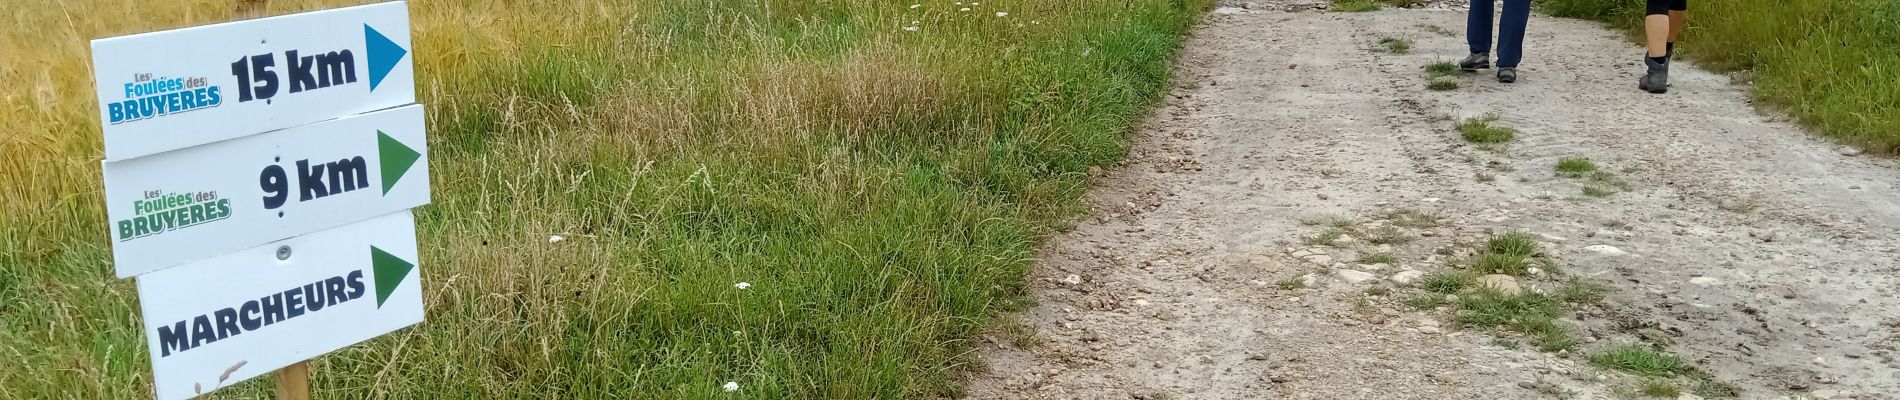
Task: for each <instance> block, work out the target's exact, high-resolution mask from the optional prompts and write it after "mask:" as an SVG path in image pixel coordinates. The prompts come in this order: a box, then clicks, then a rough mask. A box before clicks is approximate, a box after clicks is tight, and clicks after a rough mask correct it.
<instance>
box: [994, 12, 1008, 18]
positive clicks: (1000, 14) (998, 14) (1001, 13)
mask: <svg viewBox="0 0 1900 400" xmlns="http://www.w3.org/2000/svg"><path fill="white" fill-rule="evenodd" d="M996 16H998V17H1007V16H1009V13H1006V12H999V13H996Z"/></svg>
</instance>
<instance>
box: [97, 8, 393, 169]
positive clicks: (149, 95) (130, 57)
mask: <svg viewBox="0 0 1900 400" xmlns="http://www.w3.org/2000/svg"><path fill="white" fill-rule="evenodd" d="M408 49H410V46H409V11H408V4H407V3H404V2H390V3H381V4H373V5H366V6H360V7H350V8H340V9H335V10H328V11H320V12H312V13H304V14H295V15H286V16H282V17H274V18H264V19H256V20H249V21H240V22H231V23H224V24H217V25H206V26H200V27H193V28H185V29H178V30H171V31H164V32H153V33H146V34H139V35H132V36H122V37H115V38H108V39H99V40H94V41H93V42H92V63H93V73H94V79H95V81H96V83H97V85H98V86H97V87H98V89H99V121H100V122H99V125H100V126H101V127H102V128H103V129H104V131H105V145H106V159H107V160H123V159H129V158H133V157H139V156H144V155H149V154H155V153H160V152H165V151H170V150H175V149H181V148H186V147H191V146H196V145H201V144H205V143H211V142H215V141H219V140H225V139H231V138H236V137H241V136H246V135H253V134H257V133H261V132H266V131H270V130H275V129H282V128H289V127H292V126H297V125H302V124H307V123H311V122H317V121H322V120H326V119H330V118H336V117H339V116H344V115H349V114H357V113H363V112H368V111H374V110H380V109H385V108H390V107H395V106H400V105H404V104H409V103H413V102H415V99H416V90H415V72H414V67H413V65H414V62H413V61H412V58H413V57H408V56H407V55H408V53H409V50H408Z"/></svg>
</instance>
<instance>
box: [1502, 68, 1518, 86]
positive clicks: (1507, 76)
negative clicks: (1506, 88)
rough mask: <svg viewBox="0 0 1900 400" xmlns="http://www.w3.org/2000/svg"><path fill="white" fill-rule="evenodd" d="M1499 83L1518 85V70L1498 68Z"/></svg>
mask: <svg viewBox="0 0 1900 400" xmlns="http://www.w3.org/2000/svg"><path fill="white" fill-rule="evenodd" d="M1498 82H1503V83H1517V68H1502V67H1500V68H1498Z"/></svg>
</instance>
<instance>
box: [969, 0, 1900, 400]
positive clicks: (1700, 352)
mask: <svg viewBox="0 0 1900 400" xmlns="http://www.w3.org/2000/svg"><path fill="white" fill-rule="evenodd" d="M1256 8H1259V7H1256ZM1294 8H1301V7H1294ZM1428 25H1429V26H1436V27H1439V28H1443V29H1449V30H1459V29H1462V26H1463V14H1462V13H1461V12H1457V11H1430V10H1390V11H1381V12H1373V13H1324V12H1293V13H1286V12H1280V11H1254V12H1250V13H1241V14H1226V15H1214V16H1211V17H1210V21H1209V22H1208V23H1207V24H1206V25H1205V26H1204V27H1203V28H1202V29H1201V30H1200V32H1199V33H1198V35H1197V37H1195V38H1193V39H1192V40H1191V41H1190V43H1189V46H1188V50H1187V52H1186V54H1185V58H1184V60H1183V62H1182V70H1181V72H1180V73H1179V74H1178V76H1179V78H1178V83H1179V86H1178V88H1177V89H1176V90H1175V93H1174V96H1173V98H1171V99H1170V101H1168V103H1167V104H1166V105H1165V106H1163V107H1162V108H1161V109H1160V110H1159V111H1158V112H1157V113H1156V115H1155V117H1154V118H1153V119H1152V120H1151V122H1150V123H1149V128H1148V130H1147V131H1146V132H1145V133H1144V134H1143V135H1141V137H1139V138H1137V140H1136V144H1135V150H1134V151H1133V152H1132V154H1131V155H1130V158H1129V159H1128V161H1127V162H1126V164H1125V165H1124V166H1122V167H1120V168H1116V169H1114V170H1112V171H1109V172H1107V173H1105V174H1103V175H1102V176H1101V177H1100V178H1099V179H1098V182H1099V183H1098V186H1097V188H1096V189H1095V190H1094V192H1093V194H1092V201H1094V202H1095V204H1096V205H1097V207H1096V209H1097V211H1096V213H1095V216H1094V218H1092V219H1090V220H1088V221H1085V222H1083V223H1082V224H1080V225H1079V226H1078V227H1077V228H1076V229H1075V230H1074V231H1072V232H1069V233H1067V234H1064V235H1061V236H1059V237H1057V238H1056V239H1054V240H1052V241H1051V242H1050V243H1049V244H1048V245H1047V247H1046V248H1045V249H1044V251H1043V253H1042V255H1041V258H1040V260H1041V262H1040V264H1039V265H1038V266H1037V268H1036V271H1035V272H1034V275H1033V279H1034V280H1035V285H1036V287H1037V292H1036V294H1035V296H1036V299H1037V300H1038V302H1039V303H1038V304H1039V305H1038V306H1037V307H1035V308H1033V309H1031V310H1030V311H1029V312H1027V313H1026V314H1025V315H1022V316H1021V318H1022V319H1023V323H1024V324H1026V325H1029V326H1031V327H1033V328H1034V330H1035V331H1036V335H1035V336H1034V338H1033V339H1030V338H1026V337H1024V338H1017V339H1018V340H1012V339H1010V338H1007V337H1004V336H1007V335H1002V334H999V335H996V337H993V338H991V339H990V340H988V341H987V342H986V343H984V345H983V346H982V348H983V350H982V351H981V357H982V358H983V359H984V361H985V362H986V363H987V364H988V366H989V367H990V371H989V372H987V373H985V374H982V375H981V376H978V377H975V378H974V379H973V381H972V382H971V387H970V391H969V395H970V397H971V398H981V399H990V398H1061V399H1128V398H1136V399H1142V398H1151V399H1161V398H1171V399H1243V398H1248V399H1251V398H1292V399H1347V398H1351V399H1534V398H1620V397H1621V396H1628V395H1629V394H1628V393H1629V392H1630V391H1631V390H1632V389H1631V388H1632V387H1633V386H1634V385H1636V383H1637V382H1639V381H1640V379H1638V378H1635V377H1631V376H1627V375H1625V374H1622V373H1617V372H1610V371H1605V370H1602V369H1599V368H1596V367H1593V366H1591V365H1589V363H1588V362H1587V361H1586V360H1585V358H1586V357H1585V355H1587V354H1592V353H1593V352H1595V351H1598V350H1600V349H1602V348H1604V347H1608V346H1610V345H1612V344H1614V343H1625V342H1633V341H1637V340H1642V341H1645V342H1648V343H1654V344H1657V345H1660V346H1662V348H1664V349H1666V350H1668V351H1669V352H1672V353H1675V354H1677V355H1680V356H1682V357H1683V358H1685V359H1687V360H1690V361H1691V362H1693V363H1695V364H1696V366H1697V367H1698V368H1700V369H1702V370H1705V371H1708V372H1710V373H1712V374H1713V375H1714V376H1715V377H1716V378H1718V379H1720V380H1721V381H1723V382H1727V383H1729V384H1732V385H1735V386H1736V387H1738V388H1739V389H1741V397H1742V398H1781V397H1784V396H1794V397H1806V398H1836V399H1846V398H1852V399H1896V398H1900V397H1896V395H1895V394H1894V393H1900V360H1896V357H1900V354H1896V352H1900V349H1896V346H1900V313H1897V312H1896V311H1895V310H1900V307H1897V306H1900V296H1897V295H1896V293H1895V287H1896V271H1897V270H1900V262H1896V259H1900V239H1896V238H1900V191H1896V187H1895V185H1896V183H1900V163H1896V162H1894V161H1893V160H1883V159H1874V158H1869V157H1862V156H1849V155H1844V154H1842V153H1843V151H1841V150H1840V148H1839V147H1838V146H1835V145H1832V144H1829V143H1827V142H1825V141H1823V140H1820V139H1816V138H1814V137H1812V136H1810V135H1808V134H1805V133H1803V132H1802V131H1800V130H1799V129H1798V128H1797V127H1795V126H1793V125H1792V124H1790V123H1787V122H1779V121H1775V120H1773V119H1772V118H1770V117H1763V116H1761V115H1760V114H1757V113H1756V112H1755V111H1753V110H1752V108H1751V106H1750V105H1749V103H1748V101H1747V96H1746V94H1745V92H1744V90H1745V88H1743V87H1740V86H1733V85H1731V84H1730V82H1729V78H1727V77H1725V76H1721V75H1716V74H1712V73H1708V72H1703V71H1700V70H1695V69H1692V68H1688V67H1686V66H1683V67H1678V68H1677V71H1676V73H1675V74H1674V76H1673V78H1674V88H1673V90H1672V91H1671V92H1670V93H1669V94H1668V95H1663V96H1656V95H1648V94H1645V93H1641V92H1638V91H1637V90H1636V89H1635V88H1634V86H1635V75H1634V74H1635V73H1637V71H1638V69H1639V68H1640V66H1639V64H1638V63H1636V62H1635V61H1636V58H1635V57H1634V56H1633V55H1634V54H1637V53H1638V52H1639V50H1637V49H1636V48H1635V47H1634V46H1632V45H1629V44H1627V43H1626V42H1624V41H1623V40H1621V39H1620V38H1619V37H1618V36H1617V35H1616V34H1614V33H1612V32H1610V31H1608V30H1605V29H1603V28H1601V27H1599V26H1597V25H1595V24H1591V23H1587V22H1578V21H1570V20H1557V19H1549V18H1542V17H1539V18H1537V19H1534V20H1533V21H1532V22H1531V35H1530V38H1529V39H1528V40H1527V41H1528V43H1530V46H1531V47H1530V48H1529V49H1528V51H1527V53H1528V56H1527V62H1526V64H1525V65H1524V66H1523V68H1522V78H1521V80H1520V82H1519V83H1517V84H1514V85H1503V84H1498V83H1496V82H1495V81H1494V80H1492V79H1490V75H1489V74H1480V75H1465V76H1463V77H1460V78H1458V80H1459V81H1460V83H1461V84H1462V86H1463V87H1462V88H1460V89H1457V90H1453V91H1445V92H1434V91H1427V90H1425V89H1424V87H1423V86H1424V83H1425V81H1426V74H1425V72H1424V71H1423V70H1422V66H1424V65H1426V64H1428V63H1431V62H1433V61H1440V60H1455V57H1459V56H1462V55H1463V53H1464V51H1463V47H1464V46H1463V44H1462V41H1463V40H1462V38H1461V37H1459V36H1456V35H1455V34H1451V33H1449V32H1448V31H1446V32H1443V33H1434V30H1432V29H1428V28H1426V27H1425V26H1428ZM1382 37H1398V38H1406V39H1410V40H1412V41H1413V42H1414V43H1415V45H1414V46H1413V47H1414V48H1413V49H1412V51H1411V53H1410V54H1390V53H1385V52H1376V51H1373V50H1372V49H1373V48H1374V47H1375V43H1376V42H1377V41H1378V40H1379V39H1380V38H1382ZM1485 114H1494V115H1496V116H1498V117H1501V120H1500V121H1499V122H1497V123H1496V124H1497V125H1502V126H1507V127H1511V128H1515V129H1517V130H1518V135H1517V139H1516V140H1515V141H1513V142H1511V143H1510V144H1508V145H1506V146H1503V147H1500V148H1497V149H1494V150H1486V149H1480V148H1477V147H1474V146H1471V145H1469V144H1467V143H1465V142H1464V141H1463V140H1462V139H1461V138H1460V137H1459V134H1458V133H1457V132H1456V131H1455V130H1453V129H1452V128H1453V125H1454V124H1455V122H1453V121H1451V120H1448V119H1447V118H1446V117H1451V118H1459V119H1462V118H1465V117H1472V116H1479V115H1485ZM1566 156H1587V157H1590V158H1591V159H1593V160H1595V162H1596V163H1597V164H1598V165H1599V166H1600V167H1602V168H1603V169H1606V170H1609V171H1613V173H1614V174H1615V175H1616V176H1617V177H1619V178H1621V179H1622V180H1624V181H1626V182H1627V183H1628V184H1629V186H1628V188H1627V189H1626V190H1623V191H1621V192H1620V193H1616V194H1614V195H1610V196H1608V197H1591V196H1584V195H1583V194H1582V187H1583V186H1584V183H1583V182H1584V181H1583V180H1579V179H1571V178H1563V177H1559V176H1557V175H1556V174H1555V172H1554V171H1553V165H1554V164H1555V163H1556V162H1557V160H1558V159H1559V158H1562V157H1566ZM1408 213H1410V214H1408ZM1408 215H1430V216H1434V217H1432V218H1425V219H1424V222H1423V223H1421V222H1420V221H1419V219H1418V218H1411V217H1407V216H1408ZM1330 219H1340V220H1349V221H1351V222H1352V223H1353V224H1355V229H1356V230H1359V231H1361V232H1366V231H1372V232H1385V233H1389V234H1392V235H1394V236H1401V237H1404V238H1407V239H1411V240H1409V241H1405V240H1391V238H1387V237H1379V238H1375V237H1367V238H1348V239H1346V240H1342V241H1340V242H1339V243H1337V244H1335V245H1332V246H1310V245H1307V244H1304V243H1302V239H1303V238H1309V237H1313V236H1314V235H1316V234H1318V233H1320V232H1321V231H1323V230H1325V229H1327V227H1326V226H1313V225H1312V224H1311V222H1313V221H1323V220H1330ZM1303 221H1304V222H1307V223H1303ZM1507 231H1519V232H1526V233H1531V234H1533V235H1536V236H1537V237H1540V238H1541V241H1542V242H1543V243H1542V247H1543V248H1544V249H1545V252H1546V255H1547V256H1549V258H1551V259H1554V260H1556V261H1558V262H1559V264H1560V265H1561V267H1562V268H1561V270H1562V273H1563V275H1562V276H1561V277H1546V278H1547V279H1537V278H1528V279H1527V280H1526V281H1525V282H1524V284H1525V285H1526V286H1530V287H1531V290H1548V289H1549V287H1551V286H1553V285H1554V284H1555V282H1559V281H1560V280H1561V279H1571V278H1584V279H1590V280H1595V281H1599V282H1604V283H1607V284H1609V285H1610V286H1611V287H1612V288H1613V289H1614V293H1613V294H1612V295H1610V296H1609V298H1608V300H1606V301H1605V302H1604V303H1603V304H1601V305H1600V306H1595V307H1588V308H1586V309H1584V310H1582V311H1580V312H1579V313H1578V314H1576V315H1575V316H1573V318H1566V319H1565V320H1564V323H1566V324H1568V325H1570V326H1573V327H1574V328H1575V329H1576V331H1577V336H1578V337H1579V339H1580V340H1581V341H1582V342H1584V343H1583V344H1582V345H1581V346H1580V347H1579V348H1578V349H1577V350H1576V351H1575V352H1564V353H1542V352H1538V351H1536V350H1534V349H1530V348H1519V349H1512V348H1506V346H1504V345H1503V343H1501V342H1499V341H1497V340H1496V339H1497V338H1498V337H1499V336H1496V335H1494V334H1493V332H1490V331H1485V330H1478V329H1464V328H1460V327H1458V326H1457V325H1455V324H1452V323H1451V322H1448V321H1447V320H1446V318H1447V316H1448V314H1449V313H1448V312H1445V311H1444V310H1436V311H1434V310H1426V311H1416V310H1414V309H1413V308H1411V307H1407V306H1406V305H1404V304H1402V302H1401V301H1399V297H1400V296H1401V295H1402V294H1406V293H1413V292H1416V291H1417V289H1413V288H1409V287H1406V286H1405V285H1398V284H1395V283H1393V282H1392V278H1393V277H1394V276H1395V275H1399V279H1400V280H1405V278H1407V277H1410V276H1413V275H1415V274H1418V272H1405V271H1413V270H1416V271H1420V272H1434V271H1439V270H1443V269H1446V268H1448V267H1447V266H1446V264H1447V263H1451V262H1458V261H1460V260H1461V259H1460V257H1459V256H1460V254H1461V253H1460V252H1462V251H1467V250H1465V249H1469V248H1471V247H1472V243H1475V242H1478V241H1481V240H1483V239H1484V238H1485V237H1488V236H1489V235H1490V234H1491V233H1495V232H1507ZM1374 242H1388V243H1385V244H1374ZM1606 246H1607V247H1606ZM1376 252H1390V253H1392V254H1394V255H1396V256H1397V259H1398V261H1397V262H1396V263H1389V264H1379V265H1364V264H1361V263H1357V262H1355V260H1358V259H1359V258H1360V257H1361V256H1363V255H1366V254H1372V253H1376ZM1320 253H1323V254H1320ZM1361 273H1364V274H1361ZM1547 275H1548V273H1547ZM1367 277H1370V278H1371V279H1369V280H1364V281H1359V282H1353V281H1355V280H1359V279H1364V278H1367ZM1301 280H1304V281H1305V282H1304V286H1306V287H1305V288H1290V287H1291V286H1298V285H1297V284H1295V283H1294V282H1299V281H1301ZM1282 285H1286V286H1287V287H1288V288H1283V287H1282ZM1372 287H1387V288H1391V289H1390V291H1391V292H1390V293H1389V294H1384V295H1374V294H1368V293H1367V292H1366V290H1367V289H1368V288H1372ZM1019 344H1022V345H1028V346H1026V347H1019V346H1018V345H1019ZM1579 353H1581V354H1579ZM1685 391H1687V389H1686V388H1685ZM1684 396H1685V397H1693V396H1692V395H1686V394H1685V395H1684Z"/></svg>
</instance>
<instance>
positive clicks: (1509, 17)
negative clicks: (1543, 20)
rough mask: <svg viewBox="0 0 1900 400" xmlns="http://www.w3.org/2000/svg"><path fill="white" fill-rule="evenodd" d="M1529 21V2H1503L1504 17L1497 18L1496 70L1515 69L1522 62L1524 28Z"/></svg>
mask: <svg viewBox="0 0 1900 400" xmlns="http://www.w3.org/2000/svg"><path fill="white" fill-rule="evenodd" d="M1480 2H1482V3H1490V1H1489V0H1480ZM1472 9H1477V8H1476V7H1473V8H1472ZM1485 9H1486V11H1489V10H1490V7H1485ZM1487 15H1488V14H1487ZM1530 19H1531V0H1504V15H1503V16H1501V17H1499V18H1498V68H1517V63H1518V61H1523V60H1524V26H1525V25H1526V24H1528V23H1530Z"/></svg>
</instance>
